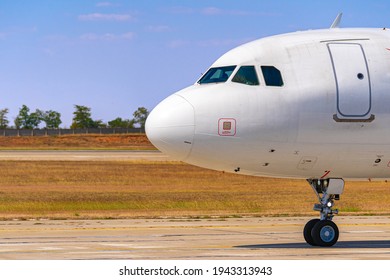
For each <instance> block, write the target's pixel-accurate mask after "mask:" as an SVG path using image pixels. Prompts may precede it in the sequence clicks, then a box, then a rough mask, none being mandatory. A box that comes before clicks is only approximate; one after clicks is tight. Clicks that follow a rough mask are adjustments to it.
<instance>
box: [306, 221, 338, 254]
mask: <svg viewBox="0 0 390 280" xmlns="http://www.w3.org/2000/svg"><path fill="white" fill-rule="evenodd" d="M311 237H312V238H313V242H314V244H316V245H317V246H321V247H331V246H333V245H334V244H336V242H337V240H338V239H339V229H338V227H337V225H336V224H335V223H334V222H332V221H330V220H323V221H319V222H317V223H316V224H315V225H314V227H313V229H312V230H311Z"/></svg>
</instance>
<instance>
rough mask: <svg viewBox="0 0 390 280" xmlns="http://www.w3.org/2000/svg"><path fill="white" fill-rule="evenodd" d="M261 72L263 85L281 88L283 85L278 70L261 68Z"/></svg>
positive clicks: (267, 67)
mask: <svg viewBox="0 0 390 280" xmlns="http://www.w3.org/2000/svg"><path fill="white" fill-rule="evenodd" d="M261 71H263V76H264V80H265V84H266V85H267V86H274V87H281V86H283V85H284V83H283V78H282V74H280V71H279V69H277V68H275V67H274V66H261Z"/></svg>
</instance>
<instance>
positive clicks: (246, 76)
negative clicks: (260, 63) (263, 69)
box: [232, 65, 260, 86]
mask: <svg viewBox="0 0 390 280" xmlns="http://www.w3.org/2000/svg"><path fill="white" fill-rule="evenodd" d="M249 69H250V71H249V72H246V71H247V70H249ZM241 71H243V72H241ZM251 75H252V76H251ZM232 82H233V83H238V84H243V85H247V86H259V85H260V80H259V75H258V73H257V71H256V67H255V66H254V65H241V66H240V67H239V68H238V70H237V71H236V73H235V74H234V76H233V78H232Z"/></svg>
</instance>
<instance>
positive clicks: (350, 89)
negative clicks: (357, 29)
mask: <svg viewBox="0 0 390 280" xmlns="http://www.w3.org/2000/svg"><path fill="white" fill-rule="evenodd" d="M328 49H329V53H330V57H331V60H332V65H333V71H334V76H335V81H336V90H337V116H335V120H336V118H337V119H339V120H342V119H352V120H353V119H355V120H359V119H361V120H362V121H363V119H365V120H367V119H368V118H369V121H371V117H373V116H371V117H368V116H367V115H368V114H369V113H370V111H371V84H370V74H369V70H368V66H367V60H366V56H365V53H364V50H363V47H362V46H361V45H360V44H357V43H329V44H328ZM340 118H341V119H340ZM356 118H358V119H356Z"/></svg>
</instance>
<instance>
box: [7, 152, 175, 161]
mask: <svg viewBox="0 0 390 280" xmlns="http://www.w3.org/2000/svg"><path fill="white" fill-rule="evenodd" d="M0 160H36V161H39V160H64V161H88V160H93V161H104V160H108V161H112V160H150V161H169V160H171V159H170V158H169V156H167V155H164V154H163V153H161V152H160V151H126V150H77V151H71V150H53V151H48V150H42V151H41V150H33V151H32V150H28V151H20V150H7V151H0Z"/></svg>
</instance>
